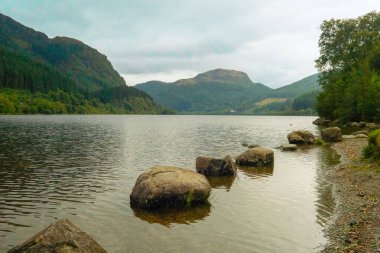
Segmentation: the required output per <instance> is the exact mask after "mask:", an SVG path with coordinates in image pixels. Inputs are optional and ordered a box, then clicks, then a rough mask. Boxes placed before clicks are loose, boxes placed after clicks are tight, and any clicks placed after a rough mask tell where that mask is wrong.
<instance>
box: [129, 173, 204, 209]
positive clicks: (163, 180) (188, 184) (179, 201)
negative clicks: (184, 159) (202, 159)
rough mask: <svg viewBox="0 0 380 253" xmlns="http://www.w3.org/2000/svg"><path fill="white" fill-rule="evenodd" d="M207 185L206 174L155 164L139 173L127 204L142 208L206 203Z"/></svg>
mask: <svg viewBox="0 0 380 253" xmlns="http://www.w3.org/2000/svg"><path fill="white" fill-rule="evenodd" d="M210 191H211V187H210V184H209V182H208V181H207V179H206V177H205V176H203V175H201V174H198V173H196V172H194V171H191V170H186V169H181V168H177V167H171V166H156V167H152V168H151V169H149V170H148V171H146V172H144V173H142V174H141V175H140V176H139V177H138V179H137V181H136V184H135V186H134V187H133V189H132V193H131V195H130V200H131V205H132V206H134V207H138V208H143V209H157V208H161V207H184V206H192V205H194V204H198V203H206V202H207V199H208V197H209V195H210Z"/></svg>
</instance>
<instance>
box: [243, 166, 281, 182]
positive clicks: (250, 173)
mask: <svg viewBox="0 0 380 253" xmlns="http://www.w3.org/2000/svg"><path fill="white" fill-rule="evenodd" d="M238 168H239V170H240V171H242V172H243V173H244V174H245V175H246V176H247V177H250V178H252V179H255V178H258V177H268V176H273V170H274V166H272V167H249V166H239V167H238Z"/></svg>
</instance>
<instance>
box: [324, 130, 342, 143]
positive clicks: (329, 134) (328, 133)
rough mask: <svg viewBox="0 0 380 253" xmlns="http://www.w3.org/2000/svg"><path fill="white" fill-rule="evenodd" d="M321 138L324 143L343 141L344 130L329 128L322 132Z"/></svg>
mask: <svg viewBox="0 0 380 253" xmlns="http://www.w3.org/2000/svg"><path fill="white" fill-rule="evenodd" d="M321 136H322V139H323V140H324V141H341V140H342V130H340V128H339V127H329V128H325V129H323V130H322V131H321Z"/></svg>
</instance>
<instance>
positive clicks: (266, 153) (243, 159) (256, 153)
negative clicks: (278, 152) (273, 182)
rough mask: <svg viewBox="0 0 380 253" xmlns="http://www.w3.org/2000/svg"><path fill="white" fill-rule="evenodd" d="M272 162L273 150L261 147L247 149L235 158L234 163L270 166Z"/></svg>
mask: <svg viewBox="0 0 380 253" xmlns="http://www.w3.org/2000/svg"><path fill="white" fill-rule="evenodd" d="M273 162H274V153H273V151H272V150H270V149H267V148H263V147H257V148H251V149H248V150H247V151H245V152H244V153H242V154H241V155H239V156H238V157H237V158H236V164H238V165H242V166H253V167H270V166H273Z"/></svg>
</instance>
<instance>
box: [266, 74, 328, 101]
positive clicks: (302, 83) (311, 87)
mask: <svg viewBox="0 0 380 253" xmlns="http://www.w3.org/2000/svg"><path fill="white" fill-rule="evenodd" d="M318 76H319V74H314V75H311V76H308V77H306V78H303V79H301V80H299V81H297V82H294V83H292V84H289V85H285V86H283V87H280V88H278V89H276V90H275V92H274V93H273V94H274V96H276V97H282V98H295V97H298V96H301V95H304V94H306V93H310V92H316V91H320V90H321V87H320V86H319V84H318Z"/></svg>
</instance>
